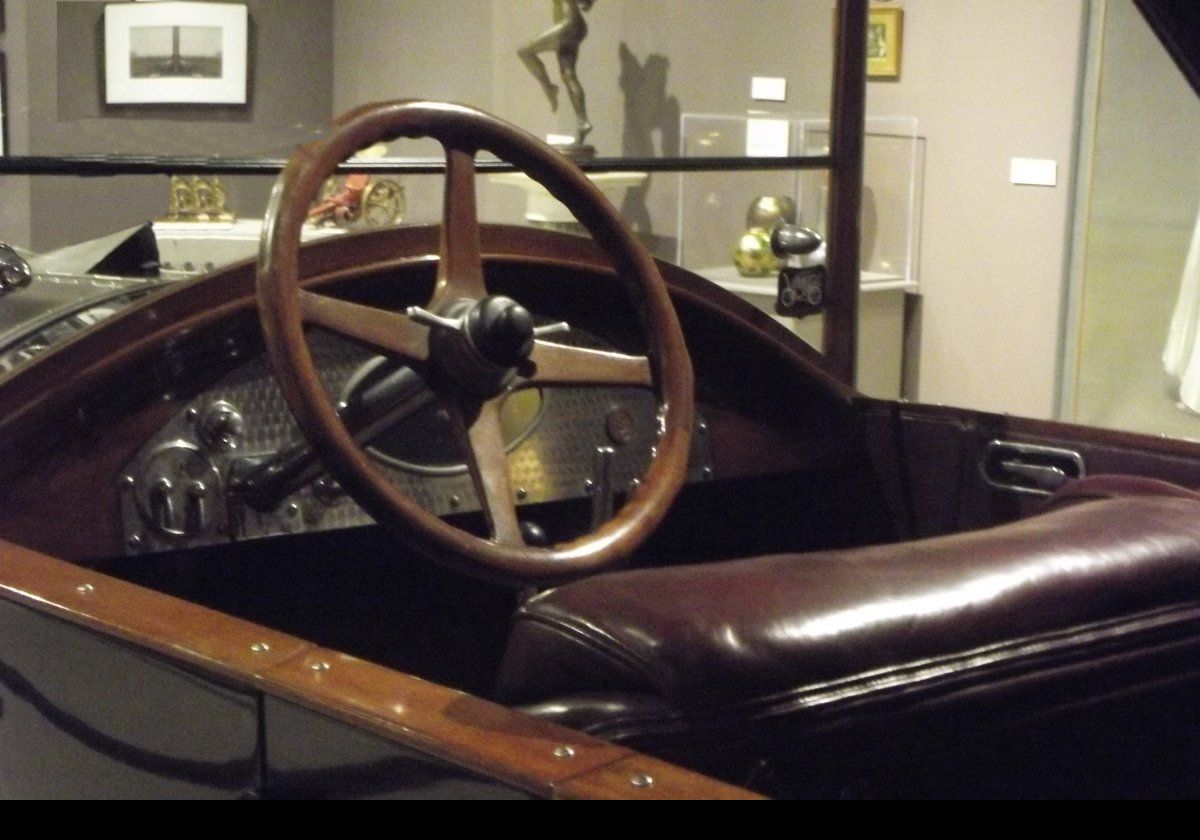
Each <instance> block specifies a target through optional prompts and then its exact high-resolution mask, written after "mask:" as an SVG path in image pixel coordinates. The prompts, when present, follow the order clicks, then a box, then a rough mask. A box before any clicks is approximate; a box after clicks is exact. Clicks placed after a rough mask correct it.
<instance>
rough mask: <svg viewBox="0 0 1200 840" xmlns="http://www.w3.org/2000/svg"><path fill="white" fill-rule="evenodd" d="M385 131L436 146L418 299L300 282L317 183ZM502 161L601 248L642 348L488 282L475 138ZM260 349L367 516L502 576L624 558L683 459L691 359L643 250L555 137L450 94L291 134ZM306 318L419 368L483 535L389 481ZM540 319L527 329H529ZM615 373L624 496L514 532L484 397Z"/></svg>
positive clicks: (682, 470) (374, 108)
mask: <svg viewBox="0 0 1200 840" xmlns="http://www.w3.org/2000/svg"><path fill="white" fill-rule="evenodd" d="M398 137H432V138H434V139H436V140H438V141H439V142H440V143H441V144H442V146H443V147H444V148H445V152H446V183H445V199H444V206H443V216H442V228H441V239H440V246H439V263H438V269H437V284H436V287H435V289H434V292H433V298H432V299H431V300H430V302H429V303H428V305H427V306H425V307H424V308H418V307H412V308H410V309H409V310H407V311H406V312H393V311H388V310H383V309H376V308H374V307H370V306H364V305H361V304H356V303H350V302H348V301H344V300H339V299H336V298H332V297H329V296H326V295H319V294H315V293H313V292H309V291H305V290H303V289H301V288H300V287H299V285H298V281H297V278H298V270H297V260H298V246H299V242H300V231H301V226H302V225H303V223H304V219H305V214H306V211H307V209H308V207H309V204H310V203H311V202H312V200H313V198H314V197H315V196H316V195H317V193H318V190H319V189H320V187H321V184H322V183H324V181H325V179H326V178H327V177H328V176H329V174H330V173H331V172H333V171H334V168H335V167H336V166H337V164H338V163H340V162H341V161H342V160H344V159H346V158H347V157H349V156H351V155H352V154H353V153H354V152H356V151H357V150H359V149H362V148H365V147H367V146H370V145H371V144H373V143H376V142H379V141H381V140H383V141H388V140H394V139H396V138H398ZM480 150H487V151H489V152H491V153H493V154H495V155H496V156H498V157H499V158H501V159H503V160H506V161H509V162H510V163H512V164H514V165H516V166H517V167H518V168H520V169H521V170H523V171H524V172H526V173H527V174H528V175H530V176H531V177H532V178H533V179H534V180H535V181H537V182H539V183H540V184H541V185H542V186H544V187H545V188H546V189H547V190H548V191H549V192H550V193H551V194H552V195H553V196H554V197H555V198H557V199H558V200H559V201H561V202H562V203H563V204H565V205H566V206H567V207H568V208H569V209H570V210H571V211H572V212H573V213H574V214H575V216H576V218H577V219H578V220H579V221H580V222H581V223H582V224H583V225H584V226H585V227H586V228H587V229H588V230H589V231H590V232H591V234H592V236H593V238H594V240H595V241H596V243H597V244H598V245H599V246H600V247H601V248H602V249H603V250H604V251H605V253H606V254H607V256H608V257H609V259H610V260H611V262H612V264H613V267H614V269H615V270H616V272H617V275H618V276H619V277H620V278H621V279H622V280H623V281H624V282H625V284H626V285H627V286H628V288H629V289H630V296H631V298H632V300H633V301H634V305H635V307H636V308H637V310H638V313H639V317H640V318H641V321H642V329H643V332H644V333H645V335H646V346H647V348H648V353H647V355H646V356H630V355H624V354H620V353H610V352H603V351H598V350H588V349H582V348H578V347H568V346H566V345H562V344H556V343H553V341H552V340H546V339H543V338H541V337H539V336H538V334H535V328H534V325H533V320H532V318H531V316H530V315H529V313H528V312H527V311H526V310H525V309H524V308H522V307H521V306H520V305H519V304H518V303H516V302H515V301H513V300H510V299H509V298H504V297H499V296H493V295H489V293H488V290H487V285H486V283H485V278H484V270H483V259H482V256H481V245H480V235H479V221H478V217H477V213H476V206H475V175H476V173H475V163H474V160H475V154H476V152H478V151H480ZM258 307H259V316H260V318H261V320H262V325H263V331H264V334H265V339H266V345H267V351H268V354H269V357H270V359H271V363H272V365H273V367H274V370H275V374H276V376H277V377H278V380H279V385H280V388H281V389H282V391H283V394H284V396H285V398H286V399H287V402H288V405H289V406H290V407H291V410H292V412H293V414H294V415H295V418H296V422H297V423H298V425H299V426H300V429H301V431H302V432H303V433H304V435H305V437H307V439H308V441H309V443H310V444H311V445H312V447H313V449H314V450H315V451H316V453H317V454H318V455H319V456H320V457H321V458H322V459H323V461H324V463H325V465H326V467H327V468H328V469H329V470H330V472H331V473H333V475H334V476H336V477H337V478H338V480H339V481H341V483H342V486H343V487H344V488H345V489H346V491H347V492H348V493H349V494H350V495H351V496H352V497H353V498H354V499H355V501H357V502H358V503H359V504H360V505H362V507H363V508H364V509H365V510H366V511H367V512H368V513H370V514H371V515H372V516H373V517H374V518H375V519H376V521H378V522H380V523H381V524H385V525H391V526H396V527H399V528H400V529H402V530H403V532H404V533H405V534H406V536H409V537H411V538H415V539H416V541H417V542H418V543H419V544H420V545H421V546H422V547H424V548H425V549H426V550H428V551H429V552H430V553H431V554H432V555H433V556H434V558H435V559H438V560H441V561H444V562H448V563H450V564H452V565H454V566H457V567H459V568H461V569H463V570H464V571H466V572H468V573H472V574H475V575H477V576H483V577H487V578H491V579H500V580H505V581H510V582H512V581H520V582H526V581H537V582H546V581H551V580H561V579H566V578H570V577H575V576H579V575H583V574H587V573H590V572H594V571H596V570H599V569H602V568H606V567H609V566H612V565H614V564H616V563H619V562H620V561H621V560H623V559H625V558H627V557H628V556H629V555H630V554H631V553H632V552H633V551H634V550H635V549H636V548H637V546H638V545H639V544H641V542H642V541H643V540H644V539H645V538H646V537H647V536H649V534H650V533H651V531H652V530H653V529H654V527H655V526H656V525H657V524H658V523H659V522H660V521H661V519H662V518H663V516H665V515H666V513H667V510H668V508H669V506H670V504H671V502H672V500H673V499H674V497H675V495H676V494H677V493H678V491H679V489H680V488H681V487H682V485H683V483H684V480H685V478H686V475H687V463H688V455H689V452H690V447H691V432H692V416H693V410H694V406H693V394H692V368H691V362H690V360H689V358H688V354H687V348H686V346H685V344H684V340H683V333H682V331H681V330H680V328H679V321H678V319H677V318H676V316H675V311H674V308H673V306H672V304H671V300H670V297H669V296H668V294H667V289H666V285H665V284H664V282H663V280H662V276H661V275H660V274H659V271H658V268H657V267H656V266H655V264H654V260H653V259H652V258H651V257H650V255H649V253H648V252H647V251H646V249H645V247H644V246H643V245H642V244H641V243H640V242H638V240H637V239H636V238H635V237H634V236H633V234H632V233H631V232H630V231H629V229H628V228H627V227H626V226H625V224H624V223H623V222H622V220H621V218H620V216H619V214H618V213H617V211H616V210H615V209H614V208H613V206H612V205H611V204H610V203H609V202H608V201H607V200H606V199H605V198H604V196H603V194H602V193H601V192H600V191H599V190H598V189H597V188H596V186H595V185H594V184H592V182H591V181H589V180H588V179H587V177H585V176H584V174H583V173H582V172H581V171H580V170H579V169H578V168H576V167H575V166H574V165H573V164H572V163H570V162H569V161H568V160H567V159H566V158H565V157H564V156H562V155H561V154H560V153H558V152H556V151H554V150H553V149H551V148H550V147H549V146H546V145H545V144H543V143H542V142H541V141H539V140H537V139H536V138H534V137H533V136H532V135H530V134H527V133H526V132H524V131H522V130H520V129H518V128H516V127H514V126H512V125H509V124H507V123H505V122H503V121H501V120H499V119H497V118H496V117H493V116H491V115H489V114H485V113H483V112H481V111H477V110H474V109H472V108H467V107H464V106H461V105H451V104H444V103H437V102H420V101H405V102H389V103H382V104H376V105H368V106H364V107H362V108H359V109H357V110H355V111H352V112H350V113H349V114H346V115H344V116H343V117H342V118H340V120H339V121H338V124H337V127H336V128H335V130H334V132H333V133H332V135H331V136H330V137H329V138H328V139H326V140H324V141H319V142H315V143H312V144H309V145H306V146H304V147H302V148H300V149H299V150H298V151H297V152H296V154H295V155H294V156H293V157H292V159H291V160H290V161H289V162H288V165H287V167H286V168H285V169H284V171H283V173H282V174H281V175H280V177H279V180H278V182H277V183H276V185H275V188H274V190H273V192H272V194H271V200H270V204H269V206H268V209H267V215H266V220H265V222H264V227H263V245H262V252H261V257H260V264H259V269H258ZM305 324H312V325H318V326H321V327H324V328H327V329H329V330H332V331H334V332H337V333H341V334H342V335H345V336H348V337H350V338H352V339H354V340H357V341H359V342H363V343H365V344H368V345H370V346H372V347H373V348H376V349H378V350H379V351H381V352H383V353H385V354H387V355H389V356H391V357H392V358H395V359H398V360H400V361H402V362H403V363H404V364H406V365H409V366H410V367H412V368H413V369H414V370H416V371H417V372H419V373H420V374H421V375H422V377H423V378H424V379H425V382H426V384H427V385H428V386H429V388H430V389H431V390H432V391H433V392H434V393H435V395H436V397H437V398H438V399H439V400H440V401H441V403H442V405H443V407H444V408H445V409H446V411H447V413H448V414H449V416H450V418H451V423H452V426H453V427H454V428H455V430H456V433H457V435H458V437H459V439H460V442H461V447H462V448H463V449H464V450H465V458H466V462H467V466H468V469H469V471H470V475H471V479H472V483H473V485H474V488H475V492H476V494H477V496H478V498H479V502H480V506H481V508H482V510H483V513H484V515H485V516H486V518H487V521H488V524H489V526H490V533H491V537H490V539H483V538H481V537H478V536H475V535H472V534H470V533H467V532H465V531H463V530H460V529H458V528H456V527H453V526H452V525H449V524H447V523H446V522H444V521H442V520H441V519H439V518H438V517H436V516H434V515H433V514H431V513H429V512H428V511H426V510H425V509H424V508H422V507H421V506H420V505H418V504H417V503H416V502H415V501H414V500H413V499H411V498H410V497H409V496H408V495H407V494H405V493H403V492H402V491H401V490H399V489H398V488H397V487H396V485H395V484H394V483H392V482H391V481H389V480H388V478H387V476H386V475H385V474H384V473H383V472H382V471H381V470H380V468H379V467H378V466H377V465H376V463H375V462H374V461H373V460H372V458H371V456H370V455H368V454H367V452H366V451H364V450H363V448H361V447H360V446H359V445H358V444H357V443H355V441H354V440H353V438H352V437H351V435H350V433H349V432H348V431H347V429H346V427H345V426H344V425H343V423H342V422H341V420H340V419H339V417H338V415H337V413H336V411H335V409H334V407H333V405H332V404H331V402H330V400H329V398H328V397H327V396H326V393H325V391H324V389H323V388H322V386H321V382H320V379H319V378H318V376H317V371H316V368H315V367H314V365H313V361H312V357H311V355H310V354H309V350H308V346H307V344H306V342H305V340H304V325H305ZM538 332H540V331H538ZM581 385H600V386H603V385H622V386H629V385H634V386H643V387H647V388H651V389H653V391H654V392H655V394H656V396H657V399H658V405H659V413H658V422H659V429H658V430H657V431H658V433H659V439H658V441H657V446H656V454H655V457H654V458H653V460H652V462H651V464H650V467H649V469H648V471H647V472H646V475H645V476H644V477H643V479H642V482H641V484H640V486H639V487H638V488H637V489H636V490H635V492H633V493H632V494H631V496H630V498H629V500H628V501H627V502H626V504H625V506H624V507H623V508H622V509H621V510H620V511H618V512H617V514H616V515H615V516H614V517H613V518H612V519H610V520H609V521H608V522H606V523H604V524H603V525H601V526H600V527H599V528H598V529H596V530H595V531H593V532H591V533H590V534H586V535H584V536H582V537H579V538H577V539H575V540H573V541H571V542H566V543H560V544H558V545H553V546H549V547H535V546H530V545H527V544H526V543H525V540H524V539H523V537H522V533H521V528H520V524H519V522H518V519H517V513H516V502H515V498H514V494H513V489H512V483H511V479H510V477H509V469H508V461H507V457H506V454H505V441H504V439H503V437H502V434H501V428H500V419H499V405H500V402H501V399H502V398H503V397H504V395H505V394H507V393H508V392H510V391H512V390H515V389H518V388H529V387H538V388H540V387H552V386H581Z"/></svg>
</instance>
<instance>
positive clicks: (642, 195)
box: [620, 42, 681, 258]
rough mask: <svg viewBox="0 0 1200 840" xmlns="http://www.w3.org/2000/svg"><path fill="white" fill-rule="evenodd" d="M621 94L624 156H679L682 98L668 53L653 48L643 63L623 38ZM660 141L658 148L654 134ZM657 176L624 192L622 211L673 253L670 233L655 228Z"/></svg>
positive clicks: (659, 247) (657, 248)
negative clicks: (652, 202) (674, 88)
mask: <svg viewBox="0 0 1200 840" xmlns="http://www.w3.org/2000/svg"><path fill="white" fill-rule="evenodd" d="M620 56H621V77H620V84H621V94H622V97H623V99H624V105H623V109H624V116H625V127H624V130H623V131H622V134H621V154H622V156H624V157H662V156H673V155H678V154H679V152H680V144H679V119H680V113H681V109H680V106H679V99H678V98H677V97H674V96H671V95H669V94H668V93H667V72H668V70H669V69H670V66H671V62H670V61H669V60H668V59H667V57H666V56H665V55H660V54H658V53H652V54H651V55H649V56H647V57H646V60H645V62H644V63H639V61H638V58H637V56H635V55H634V54H633V51H632V50H630V49H629V46H628V45H627V44H625V43H624V42H622V43H621V47H620ZM656 132H657V133H658V136H659V143H658V147H657V148H656V147H655V143H654V135H655V133H656ZM654 178H655V176H654V175H651V176H650V177H648V178H647V179H646V180H645V181H643V182H642V183H641V184H640V185H639V186H637V187H631V188H630V189H628V190H626V192H625V200H624V202H623V203H622V204H621V215H623V216H624V217H625V219H626V220H627V221H628V222H629V224H630V226H631V227H632V228H633V229H634V230H635V231H636V232H637V233H638V234H640V236H641V238H642V240H643V241H644V242H645V243H646V244H647V245H648V246H649V247H650V250H651V251H652V252H653V253H654V254H655V256H660V257H667V258H672V257H673V256H674V253H675V246H674V244H673V239H672V238H671V237H666V236H662V235H659V234H656V233H655V232H654V225H653V222H652V221H651V215H650V208H649V207H648V206H647V202H646V198H647V195H648V194H649V192H650V187H651V186H652V185H653V184H654Z"/></svg>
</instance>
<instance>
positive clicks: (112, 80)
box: [104, 0, 249, 105]
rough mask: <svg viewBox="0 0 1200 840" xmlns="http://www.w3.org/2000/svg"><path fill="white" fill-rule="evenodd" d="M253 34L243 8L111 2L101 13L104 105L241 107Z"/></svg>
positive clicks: (172, 2) (166, 0)
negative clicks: (250, 33)
mask: <svg viewBox="0 0 1200 840" xmlns="http://www.w3.org/2000/svg"><path fill="white" fill-rule="evenodd" d="M248 33H249V15H248V12H247V10H246V6H244V5H242V4H237V3H201V2H176V0H164V2H158V3H113V4H109V5H107V6H105V7H104V71H105V77H104V101H105V103H106V104H109V105H147V104H173V103H178V104H193V105H244V104H246V66H247V50H248Z"/></svg>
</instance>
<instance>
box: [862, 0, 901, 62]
mask: <svg viewBox="0 0 1200 840" xmlns="http://www.w3.org/2000/svg"><path fill="white" fill-rule="evenodd" d="M903 25H904V10H903V9H899V8H886V7H877V6H872V7H871V9H870V11H868V12H867V78H868V79H899V78H900V51H901V50H902V49H903V45H904V41H903V37H904V35H903Z"/></svg>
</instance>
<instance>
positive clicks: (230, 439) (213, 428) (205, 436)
mask: <svg viewBox="0 0 1200 840" xmlns="http://www.w3.org/2000/svg"><path fill="white" fill-rule="evenodd" d="M196 434H197V435H198V436H199V438H200V441H201V442H202V443H203V444H204V445H205V447H207V448H208V449H210V450H212V451H213V452H232V451H233V450H235V449H237V448H238V447H239V446H240V445H241V442H242V438H243V436H245V434H246V421H245V420H243V419H242V415H241V412H239V411H238V410H237V407H236V406H234V405H233V404H232V403H227V402H225V401H224V400H217V401H216V402H214V403H213V404H211V405H210V406H209V407H208V408H206V409H204V413H203V414H201V415H200V420H199V423H198V424H197V426H196Z"/></svg>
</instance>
